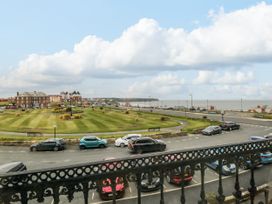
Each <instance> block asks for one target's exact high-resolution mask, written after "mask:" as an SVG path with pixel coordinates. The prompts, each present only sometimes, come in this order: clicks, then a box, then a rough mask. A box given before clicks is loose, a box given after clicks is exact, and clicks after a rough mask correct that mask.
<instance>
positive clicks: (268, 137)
mask: <svg viewBox="0 0 272 204" xmlns="http://www.w3.org/2000/svg"><path fill="white" fill-rule="evenodd" d="M264 138H265V139H272V133H269V134H268V135H265V136H264Z"/></svg>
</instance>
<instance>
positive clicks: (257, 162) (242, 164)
mask: <svg viewBox="0 0 272 204" xmlns="http://www.w3.org/2000/svg"><path fill="white" fill-rule="evenodd" d="M241 160H242V161H241V162H240V164H239V168H241V169H243V170H246V169H250V168H251V167H253V168H259V167H261V166H262V164H261V157H260V155H259V154H258V156H256V158H255V159H254V160H253V163H252V162H251V160H250V159H248V160H246V159H244V158H243V157H241Z"/></svg>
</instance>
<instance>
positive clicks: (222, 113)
mask: <svg viewBox="0 0 272 204" xmlns="http://www.w3.org/2000/svg"><path fill="white" fill-rule="evenodd" d="M224 114H225V111H224V110H222V111H221V115H222V122H224Z"/></svg>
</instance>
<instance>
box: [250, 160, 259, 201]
mask: <svg viewBox="0 0 272 204" xmlns="http://www.w3.org/2000/svg"><path fill="white" fill-rule="evenodd" d="M250 162H251V166H250V174H251V176H250V188H249V189H248V191H249V194H250V203H251V204H254V198H255V195H256V192H257V188H256V185H255V179H254V165H253V164H254V159H253V155H251V157H250Z"/></svg>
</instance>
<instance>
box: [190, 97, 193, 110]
mask: <svg viewBox="0 0 272 204" xmlns="http://www.w3.org/2000/svg"><path fill="white" fill-rule="evenodd" d="M190 97H191V109H193V94H190Z"/></svg>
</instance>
